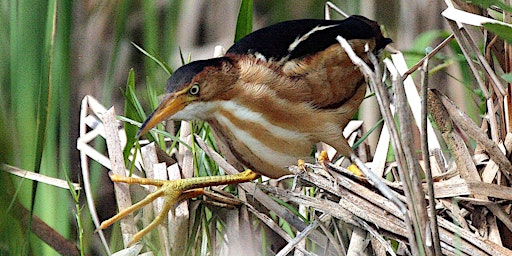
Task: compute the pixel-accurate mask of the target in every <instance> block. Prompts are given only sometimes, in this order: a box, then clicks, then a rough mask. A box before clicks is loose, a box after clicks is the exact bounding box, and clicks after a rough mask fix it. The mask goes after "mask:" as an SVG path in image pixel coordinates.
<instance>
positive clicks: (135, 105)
mask: <svg viewBox="0 0 512 256" xmlns="http://www.w3.org/2000/svg"><path fill="white" fill-rule="evenodd" d="M124 97H125V107H124V115H125V116H126V117H127V118H130V119H133V120H144V119H145V118H146V114H145V113H144V109H143V108H142V105H141V104H140V102H139V100H138V99H137V95H136V94H135V72H134V71H133V69H130V72H129V74H128V81H127V82H126V91H125V92H124ZM138 129H139V128H138V127H137V126H135V125H133V124H131V123H125V125H124V130H125V133H126V145H125V147H124V149H123V157H124V161H125V163H128V156H129V155H130V151H131V150H132V148H133V146H134V144H135V142H136V140H137V138H135V135H136V134H137V130H138Z"/></svg>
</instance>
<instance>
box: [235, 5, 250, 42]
mask: <svg viewBox="0 0 512 256" xmlns="http://www.w3.org/2000/svg"><path fill="white" fill-rule="evenodd" d="M252 9H253V2H252V0H242V3H241V6H240V12H239V13H238V20H237V22H236V31H235V42H237V41H238V40H240V39H242V37H244V36H246V35H247V34H249V33H251V32H252V13H253V11H252Z"/></svg>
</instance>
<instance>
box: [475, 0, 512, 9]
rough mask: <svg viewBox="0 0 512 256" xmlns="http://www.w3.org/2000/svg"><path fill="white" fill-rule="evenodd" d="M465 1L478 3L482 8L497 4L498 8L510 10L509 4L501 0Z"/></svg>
mask: <svg viewBox="0 0 512 256" xmlns="http://www.w3.org/2000/svg"><path fill="white" fill-rule="evenodd" d="M466 2H467V3H471V4H475V5H478V6H480V7H482V8H486V9H487V8H489V7H491V6H492V5H495V6H498V7H499V8H501V9H503V10H504V11H506V12H512V7H511V6H510V5H507V4H505V3H504V2H503V1H501V0H471V1H468V0H466Z"/></svg>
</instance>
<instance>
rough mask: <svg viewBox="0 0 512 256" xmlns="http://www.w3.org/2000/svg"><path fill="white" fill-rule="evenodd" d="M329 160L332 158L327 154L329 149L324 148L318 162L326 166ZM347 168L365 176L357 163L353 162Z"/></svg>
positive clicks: (357, 174) (359, 175)
mask: <svg viewBox="0 0 512 256" xmlns="http://www.w3.org/2000/svg"><path fill="white" fill-rule="evenodd" d="M329 161H330V160H329V156H327V151H325V150H322V151H321V152H320V155H319V156H318V163H320V164H321V165H322V166H324V168H326V166H325V163H326V162H329ZM347 169H348V170H349V171H350V172H352V173H353V174H354V175H356V176H358V177H364V173H363V172H362V171H361V170H360V169H359V168H358V167H357V166H356V165H355V164H351V165H350V166H349V167H348V168H347Z"/></svg>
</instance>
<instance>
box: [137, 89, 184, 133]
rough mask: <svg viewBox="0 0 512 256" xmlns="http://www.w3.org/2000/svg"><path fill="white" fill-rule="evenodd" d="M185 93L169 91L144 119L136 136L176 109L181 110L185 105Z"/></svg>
mask: <svg viewBox="0 0 512 256" xmlns="http://www.w3.org/2000/svg"><path fill="white" fill-rule="evenodd" d="M186 98H187V97H186V95H183V94H179V93H178V94H175V93H171V94H168V95H166V96H165V98H164V100H163V101H162V102H161V103H160V105H158V108H156V109H155V111H153V113H151V115H150V116H149V117H148V118H147V119H146V121H144V123H143V124H142V126H141V127H140V129H139V131H138V132H137V135H136V137H137V138H139V137H140V136H142V135H144V134H146V133H147V132H148V131H149V130H151V128H153V127H155V126H156V125H157V124H159V123H161V122H162V121H164V120H166V119H168V118H169V117H171V116H173V115H174V114H176V113H177V112H178V111H180V110H182V109H183V108H184V107H185V105H186V104H185V103H186V102H187V101H186Z"/></svg>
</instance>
